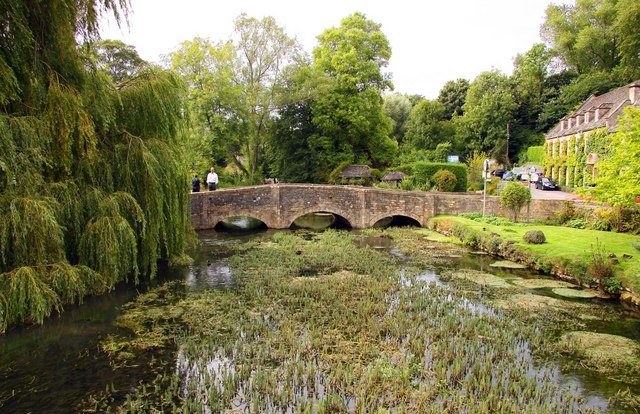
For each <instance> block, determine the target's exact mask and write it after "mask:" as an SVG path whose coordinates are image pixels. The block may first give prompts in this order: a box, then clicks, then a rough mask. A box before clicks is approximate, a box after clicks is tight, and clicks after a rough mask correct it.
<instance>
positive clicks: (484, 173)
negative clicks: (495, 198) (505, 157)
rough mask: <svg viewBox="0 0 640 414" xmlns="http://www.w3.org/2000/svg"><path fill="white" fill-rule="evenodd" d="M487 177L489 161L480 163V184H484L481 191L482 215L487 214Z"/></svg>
mask: <svg viewBox="0 0 640 414" xmlns="http://www.w3.org/2000/svg"><path fill="white" fill-rule="evenodd" d="M488 177H489V160H484V162H483V163H482V182H483V183H484V189H483V190H482V215H483V216H485V215H486V214H487V178H488Z"/></svg>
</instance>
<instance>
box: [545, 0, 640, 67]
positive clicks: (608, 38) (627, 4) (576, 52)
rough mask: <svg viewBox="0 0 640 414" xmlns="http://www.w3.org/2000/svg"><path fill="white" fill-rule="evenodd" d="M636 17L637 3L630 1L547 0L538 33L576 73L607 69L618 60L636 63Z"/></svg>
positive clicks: (639, 14) (639, 17) (639, 43)
mask: <svg viewBox="0 0 640 414" xmlns="http://www.w3.org/2000/svg"><path fill="white" fill-rule="evenodd" d="M638 21H640V7H638V5H637V2H634V1H617V0H603V1H599V2H592V1H587V0H578V1H576V3H575V5H565V4H563V5H555V4H550V5H549V6H548V7H547V10H546V19H545V22H544V24H543V27H542V35H543V37H544V38H545V39H546V40H547V42H549V43H550V44H551V46H552V47H553V48H554V49H555V50H556V52H557V53H558V55H559V57H560V58H561V59H562V61H563V62H564V63H565V64H566V65H567V66H569V67H571V68H574V69H576V70H577V71H578V72H579V73H587V72H594V71H609V72H610V71H612V70H614V69H615V68H616V67H618V66H619V65H620V63H621V62H624V64H625V65H628V66H629V67H633V66H634V65H636V64H637V63H638V55H639V52H640V41H639V35H638V33H637V32H638V31H637V27H638V26H637V22H638ZM636 67H637V66H636Z"/></svg>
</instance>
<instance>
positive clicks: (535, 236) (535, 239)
mask: <svg viewBox="0 0 640 414" xmlns="http://www.w3.org/2000/svg"><path fill="white" fill-rule="evenodd" d="M522 238H523V239H524V241H525V242H527V243H529V244H542V243H544V242H545V241H547V238H546V237H545V236H544V233H543V232H542V231H541V230H529V231H528V232H526V233H525V234H524V236H522Z"/></svg>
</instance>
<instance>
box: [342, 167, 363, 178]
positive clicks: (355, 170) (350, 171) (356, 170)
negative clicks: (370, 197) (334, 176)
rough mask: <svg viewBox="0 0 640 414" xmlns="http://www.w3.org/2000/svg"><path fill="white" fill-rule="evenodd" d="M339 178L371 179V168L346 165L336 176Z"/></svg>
mask: <svg viewBox="0 0 640 414" xmlns="http://www.w3.org/2000/svg"><path fill="white" fill-rule="evenodd" d="M338 177H339V178H371V168H369V166H368V165H355V164H352V165H347V166H346V167H345V168H344V170H342V172H341V173H340V175H338Z"/></svg>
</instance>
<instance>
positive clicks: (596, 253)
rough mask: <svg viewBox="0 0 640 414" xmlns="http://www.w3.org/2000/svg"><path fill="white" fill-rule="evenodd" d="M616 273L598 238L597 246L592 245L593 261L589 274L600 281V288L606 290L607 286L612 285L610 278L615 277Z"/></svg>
mask: <svg viewBox="0 0 640 414" xmlns="http://www.w3.org/2000/svg"><path fill="white" fill-rule="evenodd" d="M614 273H615V271H614V268H613V265H612V264H611V262H610V261H609V260H608V259H607V257H606V255H605V253H604V252H603V249H602V245H601V244H600V241H599V240H597V239H596V244H595V246H593V245H592V246H591V261H590V263H589V267H588V268H587V274H588V275H589V276H590V277H591V278H592V279H593V280H595V281H596V282H597V283H598V290H600V291H601V292H605V286H607V285H609V286H611V283H610V282H609V280H610V279H612V278H613V277H614ZM614 285H615V284H614Z"/></svg>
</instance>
